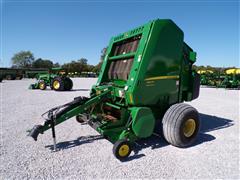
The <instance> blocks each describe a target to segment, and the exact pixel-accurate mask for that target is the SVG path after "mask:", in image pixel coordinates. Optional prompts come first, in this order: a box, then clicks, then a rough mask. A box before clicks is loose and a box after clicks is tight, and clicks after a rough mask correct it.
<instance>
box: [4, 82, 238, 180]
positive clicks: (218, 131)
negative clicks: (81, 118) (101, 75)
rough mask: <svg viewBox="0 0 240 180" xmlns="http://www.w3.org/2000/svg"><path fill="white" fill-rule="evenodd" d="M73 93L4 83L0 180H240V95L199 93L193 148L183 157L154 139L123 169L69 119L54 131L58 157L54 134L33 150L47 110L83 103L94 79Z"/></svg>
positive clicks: (104, 144) (106, 145) (102, 143)
mask: <svg viewBox="0 0 240 180" xmlns="http://www.w3.org/2000/svg"><path fill="white" fill-rule="evenodd" d="M73 80H74V87H73V88H74V90H73V91H71V92H55V91H51V90H46V91H40V90H28V89H27V87H28V85H29V84H30V83H32V82H33V81H34V80H27V79H23V80H21V81H19V80H15V81H4V82H3V83H0V86H1V87H0V88H1V89H0V90H1V98H0V100H1V114H0V118H1V146H0V148H1V152H0V157H1V163H0V175H1V178H0V179H86V178H88V179H92V178H94V179H99V178H112V179H113V178H134V179H135V178H166V179H169V178H171V179H172V178H183V179H185V178H209V179H212V178H224V179H229V178H231V179H233V178H236V179H237V178H239V120H240V119H239V91H237V90H224V89H213V88H201V95H200V97H199V98H198V99H197V100H195V101H193V102H191V103H190V104H191V105H193V106H194V107H195V108H197V109H198V111H199V112H200V113H201V114H200V116H201V120H202V128H201V134H200V135H199V138H198V140H197V142H196V143H195V144H194V145H193V146H192V147H189V148H186V149H180V148H176V147H173V146H171V145H168V144H166V143H165V142H164V141H163V139H161V138H157V137H151V138H148V139H146V140H142V141H140V142H139V145H138V146H137V147H136V150H135V153H132V154H131V157H130V158H129V160H128V161H126V162H120V161H118V160H117V159H115V158H114V156H113V154H112V146H113V145H112V144H111V143H110V142H108V141H107V140H105V139H102V138H101V136H99V134H98V133H97V132H96V131H95V130H94V129H92V128H91V127H89V126H88V125H80V124H78V123H77V122H76V121H75V118H72V119H71V120H69V121H66V122H65V123H63V124H61V125H59V126H57V127H56V133H57V142H58V143H59V146H61V148H62V149H61V150H60V151H58V152H55V153H53V152H51V147H52V139H51V131H48V132H46V133H45V134H44V135H42V136H41V135H40V136H39V139H38V141H37V142H34V141H33V140H32V139H31V138H30V137H27V136H26V134H27V133H26V130H27V129H30V128H32V126H33V125H35V124H39V123H41V122H42V119H41V114H42V113H43V112H45V111H47V110H48V109H50V108H52V107H54V106H57V105H61V104H64V103H66V102H69V101H71V100H72V99H73V98H74V97H76V96H80V95H83V96H87V95H88V94H89V89H90V88H91V85H92V84H94V83H95V82H96V79H91V78H86V79H81V78H75V79H73Z"/></svg>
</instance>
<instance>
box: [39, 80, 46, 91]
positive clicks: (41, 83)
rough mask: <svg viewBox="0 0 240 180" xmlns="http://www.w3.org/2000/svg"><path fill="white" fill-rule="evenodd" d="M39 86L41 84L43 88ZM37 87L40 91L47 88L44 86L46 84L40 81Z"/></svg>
mask: <svg viewBox="0 0 240 180" xmlns="http://www.w3.org/2000/svg"><path fill="white" fill-rule="evenodd" d="M40 84H42V85H43V86H42V87H41V86H40ZM38 87H39V89H41V90H45V89H46V88H47V85H46V83H45V82H44V81H43V80H40V81H39V82H38Z"/></svg>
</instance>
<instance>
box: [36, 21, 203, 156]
mask: <svg viewBox="0 0 240 180" xmlns="http://www.w3.org/2000/svg"><path fill="white" fill-rule="evenodd" d="M183 36H184V35H183V32H182V30H181V29H180V28H179V27H178V26H177V25H176V24H175V23H174V22H173V21H171V20H155V21H151V22H149V23H147V24H145V25H143V26H140V27H138V28H135V29H133V30H131V31H128V32H125V33H123V34H120V35H118V36H116V37H113V38H111V40H110V43H109V45H108V48H107V52H106V56H105V58H104V61H103V64H102V67H101V71H100V74H99V77H98V81H97V83H96V85H94V86H93V87H92V89H91V92H90V98H82V97H79V98H76V99H75V100H74V101H73V102H71V103H68V104H66V105H65V106H63V107H62V109H61V110H57V112H56V113H54V111H55V110H56V109H52V110H50V111H49V112H51V114H53V115H51V114H50V115H48V118H49V120H47V121H46V122H45V124H44V125H43V126H41V127H40V128H39V127H36V128H37V130H35V132H36V131H37V132H40V133H42V132H44V131H46V130H47V129H49V128H51V127H52V125H53V124H52V123H51V122H52V121H51V120H53V117H54V118H55V120H54V125H57V124H59V123H61V122H63V121H65V120H66V119H69V118H71V117H73V116H77V117H78V119H80V120H82V121H86V122H88V124H89V125H91V126H92V127H93V128H94V129H96V130H97V131H98V132H99V133H100V134H102V135H104V137H106V138H107V139H109V140H110V141H112V142H113V143H116V142H118V141H120V140H127V141H128V142H130V143H132V142H134V141H135V140H137V139H139V138H146V137H149V136H151V135H152V134H153V131H154V129H159V128H160V126H161V122H162V118H163V116H164V114H165V112H166V111H167V110H168V109H169V107H170V106H172V105H174V104H177V103H181V102H183V101H191V100H193V99H195V98H197V97H198V94H199V84H200V78H199V75H198V74H197V73H195V72H194V71H193V70H192V65H193V63H194V62H195V59H196V53H195V52H193V50H192V49H191V48H190V47H189V46H188V45H187V44H186V43H185V42H184V40H183ZM36 128H35V129H36ZM33 134H34V133H33V132H32V136H35V135H33ZM35 139H36V137H35ZM119 153H120V150H119ZM122 155H123V156H124V152H123V154H122Z"/></svg>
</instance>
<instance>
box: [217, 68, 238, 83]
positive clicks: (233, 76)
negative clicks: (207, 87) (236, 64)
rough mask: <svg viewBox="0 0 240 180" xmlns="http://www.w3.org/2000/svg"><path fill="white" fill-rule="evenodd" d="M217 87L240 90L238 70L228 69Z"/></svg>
mask: <svg viewBox="0 0 240 180" xmlns="http://www.w3.org/2000/svg"><path fill="white" fill-rule="evenodd" d="M218 87H223V88H240V69H228V70H226V71H225V75H224V76H223V77H222V81H221V83H220V84H219V86H218Z"/></svg>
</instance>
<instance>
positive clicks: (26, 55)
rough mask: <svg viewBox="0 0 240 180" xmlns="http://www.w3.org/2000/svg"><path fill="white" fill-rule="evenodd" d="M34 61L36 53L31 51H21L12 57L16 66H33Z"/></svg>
mask: <svg viewBox="0 0 240 180" xmlns="http://www.w3.org/2000/svg"><path fill="white" fill-rule="evenodd" d="M33 61H34V55H33V53H32V52H31V51H20V52H19V53H16V54H15V55H14V56H13V57H12V64H13V66H15V67H18V68H19V67H21V68H24V67H31V66H32V63H33Z"/></svg>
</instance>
